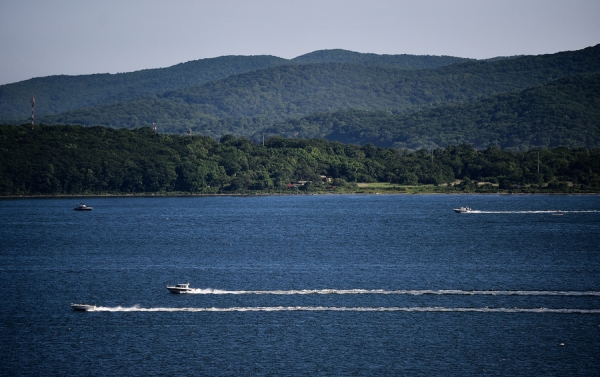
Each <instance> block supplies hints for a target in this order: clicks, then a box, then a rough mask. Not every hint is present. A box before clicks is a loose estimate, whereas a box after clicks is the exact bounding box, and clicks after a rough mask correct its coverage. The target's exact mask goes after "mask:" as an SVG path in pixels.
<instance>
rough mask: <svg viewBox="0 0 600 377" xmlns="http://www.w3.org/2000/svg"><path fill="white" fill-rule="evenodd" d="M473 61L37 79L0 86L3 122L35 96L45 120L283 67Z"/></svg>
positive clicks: (320, 59)
mask: <svg viewBox="0 0 600 377" xmlns="http://www.w3.org/2000/svg"><path fill="white" fill-rule="evenodd" d="M469 60H470V59H464V58H456V57H449V56H416V55H376V54H361V53H356V52H352V51H345V50H323V51H315V52H312V53H309V54H305V55H302V56H299V57H297V58H294V59H283V58H278V57H275V56H268V55H262V56H221V57H218V58H209V59H200V60H194V61H190V62H187V63H181V64H177V65H174V66H172V67H168V68H158V69H145V70H141V71H136V72H126V73H117V74H108V73H106V74H93V75H78V76H67V75H59V76H49V77H38V78H33V79H30V80H25V81H21V82H17V83H12V84H7V85H1V86H0V122H6V121H7V119H10V120H12V119H18V120H21V121H23V120H25V119H27V116H28V113H29V99H30V98H31V96H35V98H36V102H37V105H36V106H37V112H36V113H37V114H38V115H39V116H43V115H51V114H59V113H63V112H66V111H70V110H75V109H82V108H89V107H93V106H102V105H107V104H111V103H118V102H122V101H125V100H128V99H135V98H139V97H140V96H142V95H145V94H155V93H156V94H160V93H164V92H165V91H170V90H176V89H181V88H187V87H195V86H199V85H204V84H206V83H209V82H214V81H218V80H222V79H225V78H227V77H230V76H235V75H239V74H242V73H246V72H253V71H258V70H262V69H266V68H270V67H275V66H281V65H301V64H314V63H332V62H335V63H357V64H362V65H367V66H386V67H394V68H399V69H404V70H411V69H429V68H438V67H441V66H443V65H447V64H455V63H459V62H465V61H469ZM132 111H133V112H135V110H132ZM40 119H41V118H40ZM151 123H152V122H151Z"/></svg>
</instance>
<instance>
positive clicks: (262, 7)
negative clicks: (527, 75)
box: [0, 0, 600, 85]
mask: <svg viewBox="0 0 600 377" xmlns="http://www.w3.org/2000/svg"><path fill="white" fill-rule="evenodd" d="M598 43H600V0H414V1H413V0H364V1H363V0H195V1H193V0H169V1H167V0H99V1H92V0H0V52H1V58H0V59H1V60H0V85H2V84H7V83H12V82H17V81H21V80H26V79H29V78H33V77H41V76H49V75H58V74H65V75H80V74H91V73H118V72H131V71H137V70H141V69H147V68H160V67H168V66H172V65H175V64H178V63H182V62H187V61H190V60H197V59H204V58H213V57H218V56H223V55H274V56H278V57H282V58H287V59H290V58H294V57H296V56H299V55H303V54H306V53H309V52H312V51H316V50H323V49H336V48H341V49H346V50H351V51H357V52H365V53H366V52H370V53H376V54H414V55H451V56H459V57H466V58H477V59H483V58H491V57H495V56H510V55H537V54H547V53H555V52H559V51H566V50H579V49H582V48H585V47H589V46H594V45H596V44H598Z"/></svg>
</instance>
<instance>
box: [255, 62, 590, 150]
mask: <svg viewBox="0 0 600 377" xmlns="http://www.w3.org/2000/svg"><path fill="white" fill-rule="evenodd" d="M263 132H265V133H267V134H277V135H284V136H287V137H294V136H299V137H325V138H327V139H328V140H337V141H341V142H344V143H356V144H366V143H369V142H370V143H373V144H376V145H378V146H383V147H392V146H393V147H396V148H407V149H412V150H416V149H420V148H429V149H431V148H438V147H443V146H446V145H457V144H472V145H474V146H476V147H477V148H487V147H490V146H498V147H500V148H501V149H506V150H516V151H519V150H520V151H527V150H531V149H545V148H556V147H559V146H567V147H571V148H573V147H587V148H599V147H600V74H590V75H578V76H571V77H568V78H564V79H560V80H556V81H553V82H551V83H549V84H546V85H543V86H538V87H534V88H530V89H526V90H523V91H519V92H516V93H510V94H500V95H495V96H492V97H490V98H487V99H483V100H479V101H474V102H471V103H468V104H460V105H452V106H440V107H437V108H435V109H429V110H423V111H418V112H413V113H410V114H391V113H389V112H383V111H377V112H375V111H357V110H347V111H340V112H336V113H322V114H314V115H311V116H308V117H304V118H301V119H297V120H293V121H288V122H285V123H280V124H277V125H276V126H274V127H271V128H269V129H266V130H264V131H263Z"/></svg>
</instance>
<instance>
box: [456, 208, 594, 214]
mask: <svg viewBox="0 0 600 377" xmlns="http://www.w3.org/2000/svg"><path fill="white" fill-rule="evenodd" d="M490 213H491V214H509V213H520V214H523V213H545V214H555V213H600V210H581V211H577V210H574V211H567V210H565V211H563V210H560V209H553V210H538V211H481V210H472V211H469V212H464V213H461V215H468V214H490Z"/></svg>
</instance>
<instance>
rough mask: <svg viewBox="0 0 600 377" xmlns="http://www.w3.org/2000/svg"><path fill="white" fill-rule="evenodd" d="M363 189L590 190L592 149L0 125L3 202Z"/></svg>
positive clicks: (598, 154)
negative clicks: (12, 198)
mask: <svg viewBox="0 0 600 377" xmlns="http://www.w3.org/2000/svg"><path fill="white" fill-rule="evenodd" d="M365 182H367V183H368V182H371V183H373V182H381V183H389V184H394V185H395V186H393V187H394V188H393V189H394V190H395V192H403V191H402V190H403V188H402V186H400V185H404V186H406V187H411V186H415V185H430V186H431V187H433V188H434V189H435V190H436V191H438V192H600V150H598V149H586V148H573V149H567V148H556V149H551V150H541V151H532V152H508V151H502V150H500V149H499V148H497V147H489V148H487V149H485V150H480V151H478V150H476V149H475V148H473V147H472V146H470V145H457V146H447V147H445V148H437V149H434V150H432V151H428V150H418V151H416V152H412V153H411V152H408V151H406V150H401V149H397V148H380V147H376V146H374V145H373V144H370V143H369V144H366V145H363V146H360V145H355V144H342V143H340V142H337V141H328V140H325V139H286V138H283V137H278V136H274V137H269V138H267V139H266V140H265V141H264V143H263V142H262V141H261V142H260V143H258V142H254V141H252V140H250V139H248V138H245V137H236V136H234V135H225V136H223V137H221V138H220V140H218V141H217V140H215V139H213V138H210V137H206V136H181V135H172V134H170V135H167V134H160V133H156V132H153V131H152V130H151V129H150V128H139V129H134V130H126V129H119V130H117V129H111V128H105V127H81V126H61V125H55V126H48V125H36V126H35V127H32V126H31V125H21V126H10V125H4V126H0V195H3V196H9V195H92V194H152V193H153V194H223V193H237V194H248V193H302V192H311V193H312V192H357V191H358V186H357V184H358V183H365ZM390 187H392V186H390ZM405 192H409V191H405Z"/></svg>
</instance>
